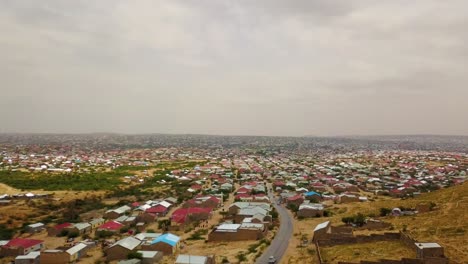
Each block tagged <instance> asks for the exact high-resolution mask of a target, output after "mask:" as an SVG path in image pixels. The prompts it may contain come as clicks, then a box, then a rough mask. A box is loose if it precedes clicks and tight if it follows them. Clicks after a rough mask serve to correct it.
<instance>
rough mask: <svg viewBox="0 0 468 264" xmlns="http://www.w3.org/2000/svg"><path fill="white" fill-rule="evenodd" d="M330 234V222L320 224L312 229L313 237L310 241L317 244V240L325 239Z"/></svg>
mask: <svg viewBox="0 0 468 264" xmlns="http://www.w3.org/2000/svg"><path fill="white" fill-rule="evenodd" d="M330 232H331V227H330V221H326V222H323V223H320V224H318V225H317V226H316V227H315V229H314V237H313V238H312V241H313V242H317V241H318V240H320V239H323V238H325V237H327V234H330Z"/></svg>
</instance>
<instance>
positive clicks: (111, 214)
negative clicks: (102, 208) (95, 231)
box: [104, 205, 132, 219]
mask: <svg viewBox="0 0 468 264" xmlns="http://www.w3.org/2000/svg"><path fill="white" fill-rule="evenodd" d="M130 210H132V208H131V207H130V206H128V205H124V206H121V207H119V208H117V209H111V210H107V211H106V213H105V214H104V218H107V219H116V218H117V217H119V216H122V215H124V214H125V213H126V212H129V211H130Z"/></svg>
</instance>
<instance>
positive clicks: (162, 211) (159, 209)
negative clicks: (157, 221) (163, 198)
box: [145, 204, 169, 216]
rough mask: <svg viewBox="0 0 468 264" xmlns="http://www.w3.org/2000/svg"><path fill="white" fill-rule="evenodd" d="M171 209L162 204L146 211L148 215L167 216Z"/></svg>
mask: <svg viewBox="0 0 468 264" xmlns="http://www.w3.org/2000/svg"><path fill="white" fill-rule="evenodd" d="M168 211H169V208H168V207H166V206H163V205H162V204H157V205H156V206H153V207H150V208H148V209H146V210H145V212H146V213H150V214H155V215H156V216H165V215H166V214H167V212H168Z"/></svg>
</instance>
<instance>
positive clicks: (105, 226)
mask: <svg viewBox="0 0 468 264" xmlns="http://www.w3.org/2000/svg"><path fill="white" fill-rule="evenodd" d="M122 227H123V225H122V224H121V223H119V222H116V221H109V222H107V223H105V224H103V225H101V226H100V227H98V229H107V230H119V229H120V228H122Z"/></svg>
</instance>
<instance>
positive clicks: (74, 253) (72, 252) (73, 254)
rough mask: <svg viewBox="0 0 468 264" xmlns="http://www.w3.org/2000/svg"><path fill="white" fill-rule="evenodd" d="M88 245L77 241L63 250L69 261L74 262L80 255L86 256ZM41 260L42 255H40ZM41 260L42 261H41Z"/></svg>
mask: <svg viewBox="0 0 468 264" xmlns="http://www.w3.org/2000/svg"><path fill="white" fill-rule="evenodd" d="M88 249H89V246H88V245H86V244H85V243H78V244H76V245H74V246H73V247H71V248H69V249H67V250H66V251H65V252H66V253H67V254H68V255H69V256H70V257H69V262H72V263H75V262H76V261H78V260H79V259H81V258H82V257H84V256H86V252H87V251H88ZM41 260H42V257H41ZM41 262H42V261H41Z"/></svg>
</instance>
